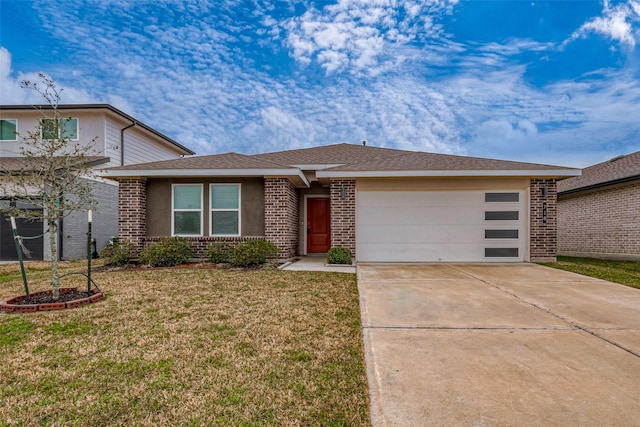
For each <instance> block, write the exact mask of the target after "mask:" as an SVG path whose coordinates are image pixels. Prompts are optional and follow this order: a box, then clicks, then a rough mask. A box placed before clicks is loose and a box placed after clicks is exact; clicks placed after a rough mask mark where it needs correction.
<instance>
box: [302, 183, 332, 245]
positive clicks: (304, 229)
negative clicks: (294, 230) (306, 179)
mask: <svg viewBox="0 0 640 427" xmlns="http://www.w3.org/2000/svg"><path fill="white" fill-rule="evenodd" d="M309 199H331V194H305V195H304V207H303V212H302V229H301V232H302V254H303V255H308V253H307V206H308V203H307V200H309ZM329 206H331V200H329ZM329 222H331V208H329Z"/></svg>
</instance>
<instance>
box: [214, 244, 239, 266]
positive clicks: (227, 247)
mask: <svg viewBox="0 0 640 427" xmlns="http://www.w3.org/2000/svg"><path fill="white" fill-rule="evenodd" d="M233 249H234V245H232V244H231V243H224V242H222V243H213V244H211V245H210V246H209V261H210V262H212V263H214V264H218V263H221V262H230V261H231V259H232V258H233Z"/></svg>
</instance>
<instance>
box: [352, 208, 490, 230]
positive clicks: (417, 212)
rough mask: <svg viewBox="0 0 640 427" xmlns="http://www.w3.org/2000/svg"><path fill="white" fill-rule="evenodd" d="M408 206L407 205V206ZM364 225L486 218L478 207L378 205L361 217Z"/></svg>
mask: <svg viewBox="0 0 640 427" xmlns="http://www.w3.org/2000/svg"><path fill="white" fill-rule="evenodd" d="M405 208H406V207H405ZM360 219H361V222H360V223H361V224H362V225H381V224H388V223H389V222H390V220H393V221H395V222H396V223H398V224H420V225H427V224H434V223H436V224H445V225H446V224H459V225H464V224H470V223H474V224H480V223H483V222H484V218H483V217H482V216H480V215H478V213H477V208H476V209H471V208H463V209H457V210H452V209H451V208H450V207H444V206H438V207H430V208H426V207H417V206H413V207H412V208H410V209H409V208H406V209H399V208H398V207H395V206H394V207H376V208H375V209H371V210H370V211H368V213H367V214H366V215H363V216H362V217H361V218H360Z"/></svg>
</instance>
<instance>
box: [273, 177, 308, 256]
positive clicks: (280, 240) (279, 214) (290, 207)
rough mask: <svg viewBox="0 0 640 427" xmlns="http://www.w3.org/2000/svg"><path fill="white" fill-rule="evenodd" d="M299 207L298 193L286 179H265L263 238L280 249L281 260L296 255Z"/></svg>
mask: <svg viewBox="0 0 640 427" xmlns="http://www.w3.org/2000/svg"><path fill="white" fill-rule="evenodd" d="M299 207H300V202H299V197H298V192H297V190H296V187H295V185H293V183H292V182H291V181H290V180H289V179H288V178H265V180H264V231H265V237H266V238H267V240H270V241H271V242H273V243H275V244H276V245H277V246H278V247H279V248H280V257H281V258H285V259H287V258H292V257H294V256H296V255H297V252H298V235H299V230H298V211H299Z"/></svg>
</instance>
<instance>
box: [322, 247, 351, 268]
mask: <svg viewBox="0 0 640 427" xmlns="http://www.w3.org/2000/svg"><path fill="white" fill-rule="evenodd" d="M327 263H329V264H351V251H350V250H349V248H340V247H338V248H331V249H329V252H327Z"/></svg>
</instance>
